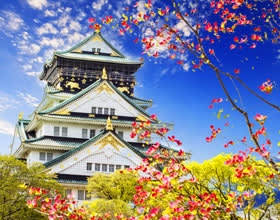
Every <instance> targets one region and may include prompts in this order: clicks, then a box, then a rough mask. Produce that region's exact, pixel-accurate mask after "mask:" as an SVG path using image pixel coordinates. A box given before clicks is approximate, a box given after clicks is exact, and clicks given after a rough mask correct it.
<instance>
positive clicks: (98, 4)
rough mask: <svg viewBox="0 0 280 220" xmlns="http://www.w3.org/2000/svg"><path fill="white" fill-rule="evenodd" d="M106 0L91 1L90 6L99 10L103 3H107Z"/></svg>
mask: <svg viewBox="0 0 280 220" xmlns="http://www.w3.org/2000/svg"><path fill="white" fill-rule="evenodd" d="M107 3H108V0H97V1H94V2H93V3H92V8H93V9H95V10H101V8H102V7H103V5H105V4H107Z"/></svg>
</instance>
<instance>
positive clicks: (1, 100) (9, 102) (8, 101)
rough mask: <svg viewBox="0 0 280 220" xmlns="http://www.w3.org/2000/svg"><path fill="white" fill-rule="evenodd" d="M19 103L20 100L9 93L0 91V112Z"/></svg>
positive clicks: (13, 107)
mask: <svg viewBox="0 0 280 220" xmlns="http://www.w3.org/2000/svg"><path fill="white" fill-rule="evenodd" d="M19 104H20V102H19V101H17V100H15V99H14V98H13V97H11V96H10V95H7V94H3V93H0V112H4V111H6V110H11V109H15V108H16V107H17V106H18V105H19Z"/></svg>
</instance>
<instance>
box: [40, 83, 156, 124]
mask: <svg viewBox="0 0 280 220" xmlns="http://www.w3.org/2000/svg"><path fill="white" fill-rule="evenodd" d="M103 82H104V83H108V85H109V86H110V87H111V88H112V89H113V90H114V91H115V92H116V93H118V94H119V95H120V96H121V97H122V98H123V99H125V100H126V101H127V102H128V103H129V104H130V105H132V106H133V107H134V108H136V109H137V110H138V111H140V112H141V113H142V114H143V115H145V116H146V117H148V118H149V117H150V115H149V114H148V113H147V112H146V111H145V110H144V109H143V108H142V107H140V106H139V105H137V104H136V103H135V102H133V101H132V100H131V99H130V98H129V97H127V96H126V95H125V94H124V93H122V92H121V91H119V90H118V88H117V87H116V86H114V84H113V83H112V82H110V81H108V80H103V79H99V80H97V81H96V82H95V83H93V84H91V85H90V86H88V87H87V88H85V89H83V90H81V91H80V92H78V93H77V94H75V95H74V96H72V97H71V98H69V99H67V100H65V101H63V102H62V103H60V104H58V105H56V106H54V107H52V108H49V109H46V110H44V111H41V112H39V113H38V114H49V113H52V112H54V111H56V110H58V109H60V108H62V107H64V106H66V105H68V104H70V103H71V102H73V101H75V100H77V99H78V98H80V97H82V96H84V95H85V94H87V93H88V92H89V91H91V90H92V89H94V88H96V87H98V86H99V85H100V84H101V83H103ZM152 121H153V120H152Z"/></svg>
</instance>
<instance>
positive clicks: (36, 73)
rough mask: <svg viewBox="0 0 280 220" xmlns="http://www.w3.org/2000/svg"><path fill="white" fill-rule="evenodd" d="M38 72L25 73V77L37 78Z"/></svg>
mask: <svg viewBox="0 0 280 220" xmlns="http://www.w3.org/2000/svg"><path fill="white" fill-rule="evenodd" d="M39 74H40V73H39V72H26V75H28V76H39Z"/></svg>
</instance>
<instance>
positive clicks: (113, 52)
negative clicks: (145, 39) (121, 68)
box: [40, 32, 143, 80]
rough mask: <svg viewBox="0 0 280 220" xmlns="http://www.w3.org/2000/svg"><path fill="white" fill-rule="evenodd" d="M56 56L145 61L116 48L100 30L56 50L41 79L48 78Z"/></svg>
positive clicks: (110, 61) (109, 60)
mask: <svg viewBox="0 0 280 220" xmlns="http://www.w3.org/2000/svg"><path fill="white" fill-rule="evenodd" d="M92 48H96V49H100V51H101V53H98V52H97V51H96V53H92ZM56 57H62V58H66V59H72V60H84V61H94V62H101V63H116V64H132V65H142V64H143V61H139V60H134V59H130V58H127V57H125V56H124V55H123V54H122V53H121V52H120V51H118V50H117V49H116V48H114V47H113V46H112V45H111V44H110V43H109V42H108V41H107V40H106V39H105V38H104V37H103V36H102V34H101V33H100V32H99V33H97V32H94V33H93V34H91V35H90V36H89V37H87V38H86V39H85V40H83V41H82V42H80V43H79V44H77V45H75V46H73V47H71V48H70V49H68V50H63V51H55V52H54V54H53V57H52V59H51V60H50V61H48V62H47V63H46V64H45V65H44V69H43V72H42V73H41V74H40V79H41V80H43V79H45V78H46V74H47V70H48V69H49V68H50V67H51V66H52V64H53V62H54V60H55V59H56Z"/></svg>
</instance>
